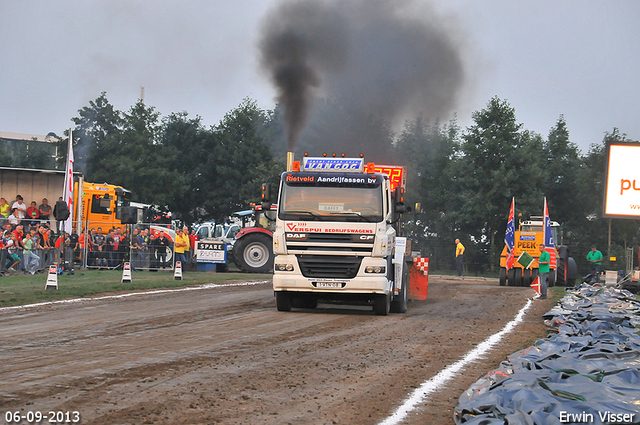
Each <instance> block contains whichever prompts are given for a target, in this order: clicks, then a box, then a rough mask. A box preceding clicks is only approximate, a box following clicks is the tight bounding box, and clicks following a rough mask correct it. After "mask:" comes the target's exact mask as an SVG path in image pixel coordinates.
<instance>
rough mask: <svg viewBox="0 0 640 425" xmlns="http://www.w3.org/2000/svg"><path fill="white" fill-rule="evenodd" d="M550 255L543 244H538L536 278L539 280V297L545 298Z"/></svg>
mask: <svg viewBox="0 0 640 425" xmlns="http://www.w3.org/2000/svg"><path fill="white" fill-rule="evenodd" d="M550 262H551V256H550V255H549V252H548V251H547V250H546V249H545V246H544V244H542V243H541V244H540V258H538V279H539V282H540V299H541V300H546V299H547V276H548V275H549V264H550Z"/></svg>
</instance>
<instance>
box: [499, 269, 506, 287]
mask: <svg viewBox="0 0 640 425" xmlns="http://www.w3.org/2000/svg"><path fill="white" fill-rule="evenodd" d="M506 284H507V269H505V268H504V267H500V286H505V285H506Z"/></svg>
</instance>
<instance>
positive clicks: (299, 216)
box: [278, 184, 384, 222]
mask: <svg viewBox="0 0 640 425" xmlns="http://www.w3.org/2000/svg"><path fill="white" fill-rule="evenodd" d="M383 212H384V211H383V199H382V188H381V186H377V187H318V186H289V185H287V184H284V185H282V196H281V199H280V203H279V204H278V215H279V217H280V219H281V220H320V221H367V222H380V221H382V218H383Z"/></svg>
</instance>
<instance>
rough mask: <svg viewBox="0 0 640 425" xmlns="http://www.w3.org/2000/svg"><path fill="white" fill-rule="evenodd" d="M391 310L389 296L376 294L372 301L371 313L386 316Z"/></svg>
mask: <svg viewBox="0 0 640 425" xmlns="http://www.w3.org/2000/svg"><path fill="white" fill-rule="evenodd" d="M390 308H391V294H377V295H376V297H375V298H374V299H373V312H374V313H375V314H376V315H378V316H386V315H388V314H389V309H390Z"/></svg>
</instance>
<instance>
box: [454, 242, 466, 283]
mask: <svg viewBox="0 0 640 425" xmlns="http://www.w3.org/2000/svg"><path fill="white" fill-rule="evenodd" d="M464 249H465V248H464V245H462V242H460V239H456V270H457V271H458V276H462V261H463V260H464Z"/></svg>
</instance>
